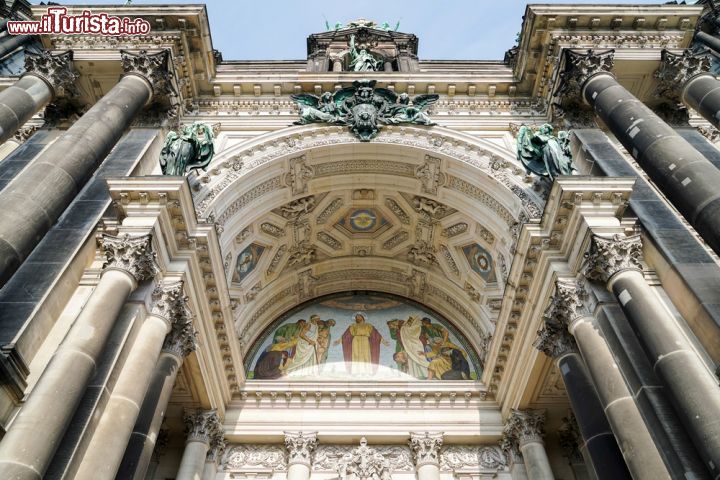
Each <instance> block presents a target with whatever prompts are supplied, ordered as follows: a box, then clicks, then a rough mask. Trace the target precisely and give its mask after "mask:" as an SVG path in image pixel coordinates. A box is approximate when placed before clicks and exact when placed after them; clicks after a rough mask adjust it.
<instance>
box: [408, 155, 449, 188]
mask: <svg viewBox="0 0 720 480" xmlns="http://www.w3.org/2000/svg"><path fill="white" fill-rule="evenodd" d="M440 164H441V163H440V159H439V158H435V157H431V156H430V155H425V163H423V164H422V165H420V166H419V167H417V168H416V169H415V178H417V179H418V180H420V186H421V188H422V191H423V192H424V193H429V194H432V195H436V194H437V192H438V189H439V188H440V186H442V185H443V184H444V183H445V174H444V173H441V171H440Z"/></svg>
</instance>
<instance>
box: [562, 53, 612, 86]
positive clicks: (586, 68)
mask: <svg viewBox="0 0 720 480" xmlns="http://www.w3.org/2000/svg"><path fill="white" fill-rule="evenodd" d="M563 57H564V60H565V68H564V69H563V71H562V72H560V86H559V88H558V89H557V91H556V95H562V96H563V97H566V96H577V97H578V98H580V97H581V96H582V89H583V86H584V85H585V82H587V81H588V80H589V79H590V78H592V77H594V76H595V75H598V74H601V73H607V74H610V75H612V73H611V70H612V68H613V65H614V57H615V50H614V49H610V50H602V51H597V50H586V51H577V50H571V49H565V50H564V52H563Z"/></svg>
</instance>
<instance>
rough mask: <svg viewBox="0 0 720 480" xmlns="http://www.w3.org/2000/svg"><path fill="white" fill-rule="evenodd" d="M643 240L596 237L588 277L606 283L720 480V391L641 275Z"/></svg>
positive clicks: (698, 446) (702, 452)
mask: <svg viewBox="0 0 720 480" xmlns="http://www.w3.org/2000/svg"><path fill="white" fill-rule="evenodd" d="M641 253H642V243H641V240H640V236H639V235H635V236H632V237H622V236H619V235H616V236H614V237H612V238H607V237H600V236H594V237H593V240H592V245H591V250H590V252H589V255H588V261H587V265H586V276H588V277H589V278H592V279H597V280H601V281H605V282H606V284H607V288H608V290H610V291H611V292H613V294H615V296H616V298H617V299H618V302H619V303H620V306H621V308H622V310H623V312H625V315H626V317H627V319H628V322H629V323H630V326H631V327H632V328H633V330H634V331H635V333H636V335H637V337H638V339H639V340H640V343H641V345H642V346H643V348H644V349H645V352H646V353H647V355H648V357H649V359H650V362H651V364H652V365H653V369H654V371H655V373H656V374H657V375H658V376H659V377H660V378H661V379H662V380H663V381H664V382H665V384H666V385H667V386H668V387H669V388H668V390H669V394H670V397H671V399H672V401H673V403H674V404H675V406H676V410H677V413H678V416H679V417H680V419H681V420H682V422H683V424H684V425H685V427H686V428H687V430H688V433H689V434H690V437H691V438H692V440H693V443H694V444H695V447H696V448H697V449H698V451H699V453H700V456H701V457H702V458H703V460H704V462H705V467H706V468H708V470H709V471H710V472H711V474H712V476H713V478H715V477H718V476H720V387H718V384H717V379H716V378H715V377H714V376H713V375H712V374H711V372H710V371H709V370H708V368H707V367H706V366H705V364H704V362H703V361H702V360H701V359H700V357H699V356H698V355H697V354H696V353H695V351H694V350H693V348H692V346H691V345H690V343H689V342H688V340H687V339H686V337H685V333H684V332H683V331H682V330H681V329H680V327H679V326H678V325H677V323H676V322H675V319H674V318H673V317H672V316H671V315H670V313H669V312H668V311H667V310H666V309H665V308H664V307H663V305H662V303H661V302H659V301H658V299H657V298H656V296H655V295H654V294H653V291H652V289H651V288H650V286H649V285H648V284H647V282H646V281H645V278H644V277H643V275H642V270H641V265H640V260H639V258H640V256H641Z"/></svg>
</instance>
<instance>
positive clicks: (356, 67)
mask: <svg viewBox="0 0 720 480" xmlns="http://www.w3.org/2000/svg"><path fill="white" fill-rule="evenodd" d="M345 53H350V68H351V69H352V70H353V71H355V72H376V71H377V70H378V67H379V66H380V60H378V59H377V58H375V57H374V56H373V54H372V53H370V52H368V51H367V49H366V48H361V49H359V50H358V48H357V47H356V46H355V35H350V50H345V51H343V52H341V55H345Z"/></svg>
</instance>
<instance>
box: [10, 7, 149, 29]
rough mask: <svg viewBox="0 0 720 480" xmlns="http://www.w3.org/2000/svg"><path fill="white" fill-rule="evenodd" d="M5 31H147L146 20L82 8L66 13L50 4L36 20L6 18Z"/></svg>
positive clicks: (64, 10) (61, 8)
mask: <svg viewBox="0 0 720 480" xmlns="http://www.w3.org/2000/svg"><path fill="white" fill-rule="evenodd" d="M7 30H8V33H9V34H10V35H47V34H60V35H77V34H88V33H89V34H95V35H138V34H145V33H149V32H150V22H148V21H147V20H143V19H142V18H129V17H117V16H113V15H108V14H107V13H92V12H91V11H90V10H83V12H82V13H81V14H80V15H68V13H67V8H65V7H50V8H48V10H47V13H46V14H45V15H43V16H42V17H40V20H33V21H21V20H11V21H9V22H8V23H7Z"/></svg>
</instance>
